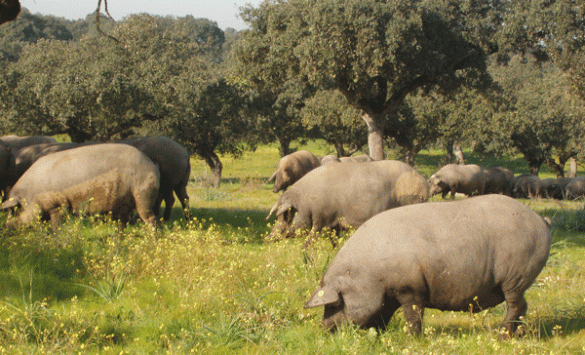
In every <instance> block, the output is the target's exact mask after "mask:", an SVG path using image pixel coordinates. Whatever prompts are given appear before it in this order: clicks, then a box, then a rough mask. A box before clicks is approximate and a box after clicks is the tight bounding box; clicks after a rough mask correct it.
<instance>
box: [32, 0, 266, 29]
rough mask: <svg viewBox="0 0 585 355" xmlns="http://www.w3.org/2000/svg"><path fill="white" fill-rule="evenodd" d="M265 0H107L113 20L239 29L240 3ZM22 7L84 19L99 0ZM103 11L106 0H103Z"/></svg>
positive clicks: (38, 1)
mask: <svg viewBox="0 0 585 355" xmlns="http://www.w3.org/2000/svg"><path fill="white" fill-rule="evenodd" d="M261 1H262V0H108V10H109V12H110V15H112V17H113V18H114V20H121V19H122V18H123V17H125V16H127V15H130V14H138V13H145V12H146V13H149V14H153V15H161V16H167V15H172V16H176V17H183V16H186V15H192V16H193V17H195V18H206V19H209V20H211V21H215V22H217V25H218V26H219V28H221V29H223V30H225V29H226V28H228V27H231V28H234V29H236V30H238V31H239V30H243V29H246V28H247V26H246V24H245V23H244V21H242V19H240V18H239V17H238V14H239V12H240V11H239V8H240V7H241V6H244V5H247V4H251V5H252V6H254V7H257V6H258V5H259V4H260V2H261ZM20 4H21V5H22V7H25V8H27V9H28V10H29V11H30V12H31V13H33V14H37V13H40V14H42V15H54V16H58V17H64V18H66V19H69V20H78V19H84V18H85V17H86V16H87V15H88V14H90V13H93V12H95V10H96V8H97V4H98V0H20ZM102 12H104V11H103V1H102Z"/></svg>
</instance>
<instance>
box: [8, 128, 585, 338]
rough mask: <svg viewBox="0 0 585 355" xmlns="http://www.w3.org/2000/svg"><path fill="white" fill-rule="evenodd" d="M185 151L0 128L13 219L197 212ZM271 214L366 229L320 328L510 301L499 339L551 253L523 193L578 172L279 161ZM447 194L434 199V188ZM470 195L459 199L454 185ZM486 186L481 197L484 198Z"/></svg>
mask: <svg viewBox="0 0 585 355" xmlns="http://www.w3.org/2000/svg"><path fill="white" fill-rule="evenodd" d="M189 158H190V157H189V153H188V152H187V151H186V150H185V149H184V147H182V146H181V145H180V144H178V143H177V142H175V141H173V140H171V139H168V138H164V137H141V138H133V139H128V140H123V141H119V142H116V143H91V144H83V145H79V144H72V143H57V142H55V141H54V140H53V139H52V138H47V137H18V136H4V137H1V138H0V169H2V170H1V173H0V183H1V184H2V187H3V190H4V202H3V204H2V206H1V209H10V210H12V211H15V208H16V207H19V208H18V209H16V212H14V213H13V214H14V216H12V217H10V218H7V224H28V223H31V222H32V221H34V220H38V219H45V220H50V221H51V223H52V226H53V228H55V227H56V226H57V225H58V224H59V222H60V220H61V218H62V215H63V213H64V211H68V212H71V213H76V212H82V213H89V214H95V213H102V214H110V215H111V216H112V218H114V219H117V220H119V221H120V223H121V224H122V225H124V224H125V223H126V222H127V221H128V217H129V215H130V213H131V212H132V211H134V210H136V212H137V213H138V215H139V216H140V218H141V219H142V220H143V221H144V222H145V223H147V224H149V225H150V226H151V227H152V228H155V227H156V223H157V216H158V213H159V209H160V206H161V203H162V201H163V200H164V201H165V205H166V208H165V212H164V219H165V220H167V219H168V218H169V217H170V211H171V208H172V206H173V203H174V196H173V193H175V194H176V195H177V196H178V198H179V200H180V202H181V203H182V206H183V210H184V211H185V214H186V216H187V218H188V211H189V205H188V202H189V198H188V195H187V191H186V186H187V183H188V180H189V175H190V172H191V167H190V163H189ZM272 179H274V181H275V182H274V189H273V191H274V192H279V191H281V190H282V191H284V192H283V193H282V194H281V195H280V197H279V198H278V201H277V202H276V203H275V204H274V206H273V207H272V209H271V210H270V213H269V215H268V217H270V216H272V215H275V216H276V222H275V224H274V227H273V229H272V231H271V233H270V236H272V237H277V238H280V237H288V236H293V235H295V234H301V233H305V234H304V235H305V236H306V235H308V236H309V237H308V238H307V242H306V243H305V247H308V246H309V245H310V243H311V242H312V239H313V238H314V236H315V235H316V234H317V233H318V232H320V231H321V230H322V229H324V228H329V229H332V230H342V229H347V228H349V227H353V228H357V230H356V231H355V233H354V234H353V235H352V236H351V237H350V238H349V240H348V241H347V242H346V243H345V244H344V245H343V247H342V248H341V249H340V250H339V252H338V254H337V255H336V257H335V258H334V259H333V261H332V262H331V265H330V266H329V268H328V269H327V271H326V272H325V274H324V275H323V279H322V281H321V284H320V286H319V288H318V289H317V291H316V292H315V293H314V295H313V296H312V297H311V298H310V300H309V301H308V302H307V303H306V305H305V306H306V307H307V308H311V307H318V306H324V317H323V324H324V325H325V326H326V327H328V328H330V329H335V328H336V327H337V326H339V325H340V324H341V323H344V322H352V323H355V324H358V325H360V326H362V327H372V326H373V327H377V328H384V327H385V326H386V325H387V324H388V322H389V321H390V319H391V317H392V316H393V314H394V313H395V312H396V310H397V309H398V308H400V307H402V309H403V312H404V315H405V319H406V321H407V324H408V329H409V330H410V331H411V332H412V333H419V332H420V331H421V325H422V317H423V314H424V309H425V308H427V307H428V308H436V309H440V310H454V311H469V310H470V309H471V310H473V311H479V310H483V309H486V308H489V307H493V306H495V305H498V304H500V303H502V302H504V301H506V304H507V306H508V310H507V314H506V317H505V319H504V322H503V324H502V327H501V329H502V334H503V335H504V336H509V335H517V334H520V333H521V332H522V327H519V324H520V320H521V317H523V316H524V315H525V313H526V309H527V304H526V300H525V298H524V292H525V291H526V290H527V289H528V288H529V287H530V285H531V284H532V283H533V282H534V280H535V279H536V277H537V276H538V274H539V273H540V271H541V270H542V268H543V267H544V266H545V264H546V261H547V259H548V256H549V250H550V245H551V234H550V223H549V221H547V220H545V219H543V218H541V217H540V216H539V215H538V214H536V213H535V212H533V211H532V210H531V209H529V208H528V207H526V206H525V205H524V204H522V203H520V202H518V201H516V200H515V199H514V197H537V196H543V197H550V198H566V197H570V198H575V197H578V196H582V195H583V191H584V190H585V189H584V188H583V186H585V182H584V181H583V180H581V179H580V178H575V179H572V180H570V179H551V180H542V181H541V180H539V179H538V177H536V176H528V175H526V176H520V177H516V178H515V177H514V174H513V173H512V172H511V171H509V170H508V169H505V168H501V167H497V168H482V167H479V166H477V165H455V164H449V165H446V166H445V167H443V168H441V169H440V170H439V171H437V172H436V173H435V174H434V175H432V176H431V177H430V178H429V179H428V180H427V179H426V178H425V177H424V176H423V175H421V174H420V173H418V172H417V171H416V170H415V169H414V168H413V167H411V166H410V165H408V164H406V163H403V162H400V161H395V160H382V161H372V160H371V159H370V158H369V157H368V156H358V157H354V158H347V159H338V158H337V157H335V156H326V157H323V158H318V157H316V156H314V155H313V154H311V153H310V152H307V151H298V152H295V153H293V154H290V155H287V156H285V157H283V158H282V159H281V160H280V162H279V163H278V166H277V168H276V171H275V172H274V174H272V176H271V177H270V180H272ZM448 193H451V197H452V201H449V202H428V200H429V198H430V197H431V196H433V195H435V194H442V195H443V198H445V197H446V195H447V194H448ZM457 193H460V194H465V195H467V196H473V197H471V198H465V199H458V200H455V199H454V196H455V194H457ZM476 195H477V196H476Z"/></svg>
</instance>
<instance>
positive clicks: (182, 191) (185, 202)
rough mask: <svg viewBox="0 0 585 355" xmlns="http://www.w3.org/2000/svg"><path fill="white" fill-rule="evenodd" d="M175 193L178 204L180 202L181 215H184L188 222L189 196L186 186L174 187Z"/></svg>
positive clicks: (189, 215)
mask: <svg viewBox="0 0 585 355" xmlns="http://www.w3.org/2000/svg"><path fill="white" fill-rule="evenodd" d="M187 177H188V175H187ZM175 193H176V194H177V197H178V198H179V202H181V206H183V214H184V215H185V219H187V220H189V219H190V218H191V211H190V210H189V195H188V194H187V184H185V185H184V186H180V187H176V188H175Z"/></svg>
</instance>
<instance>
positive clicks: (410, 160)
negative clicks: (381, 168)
mask: <svg viewBox="0 0 585 355" xmlns="http://www.w3.org/2000/svg"><path fill="white" fill-rule="evenodd" d="M417 154H418V151H417V150H416V149H414V148H410V149H405V150H404V162H405V163H406V164H408V165H410V166H414V159H415V158H416V155H417Z"/></svg>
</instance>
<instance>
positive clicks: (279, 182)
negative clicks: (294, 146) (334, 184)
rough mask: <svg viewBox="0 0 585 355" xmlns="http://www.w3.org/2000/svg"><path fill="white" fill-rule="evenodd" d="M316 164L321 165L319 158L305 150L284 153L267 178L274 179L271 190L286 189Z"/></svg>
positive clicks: (316, 165)
mask: <svg viewBox="0 0 585 355" xmlns="http://www.w3.org/2000/svg"><path fill="white" fill-rule="evenodd" d="M318 166H321V161H320V160H319V158H317V157H316V156H314V155H313V153H311V152H308V151H306V150H299V151H298V152H294V153H291V154H289V155H285V156H284V157H282V158H281V159H280V161H279V162H278V166H277V167H276V170H275V171H274V172H273V173H272V175H270V177H269V178H268V181H272V180H274V188H273V189H272V192H274V193H276V192H278V191H281V190H282V191H284V190H286V189H287V188H288V187H289V186H290V185H292V184H294V183H295V182H296V181H297V180H299V179H300V178H302V177H303V176H304V175H305V174H306V173H308V172H309V171H311V170H313V169H315V168H316V167H318Z"/></svg>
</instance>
